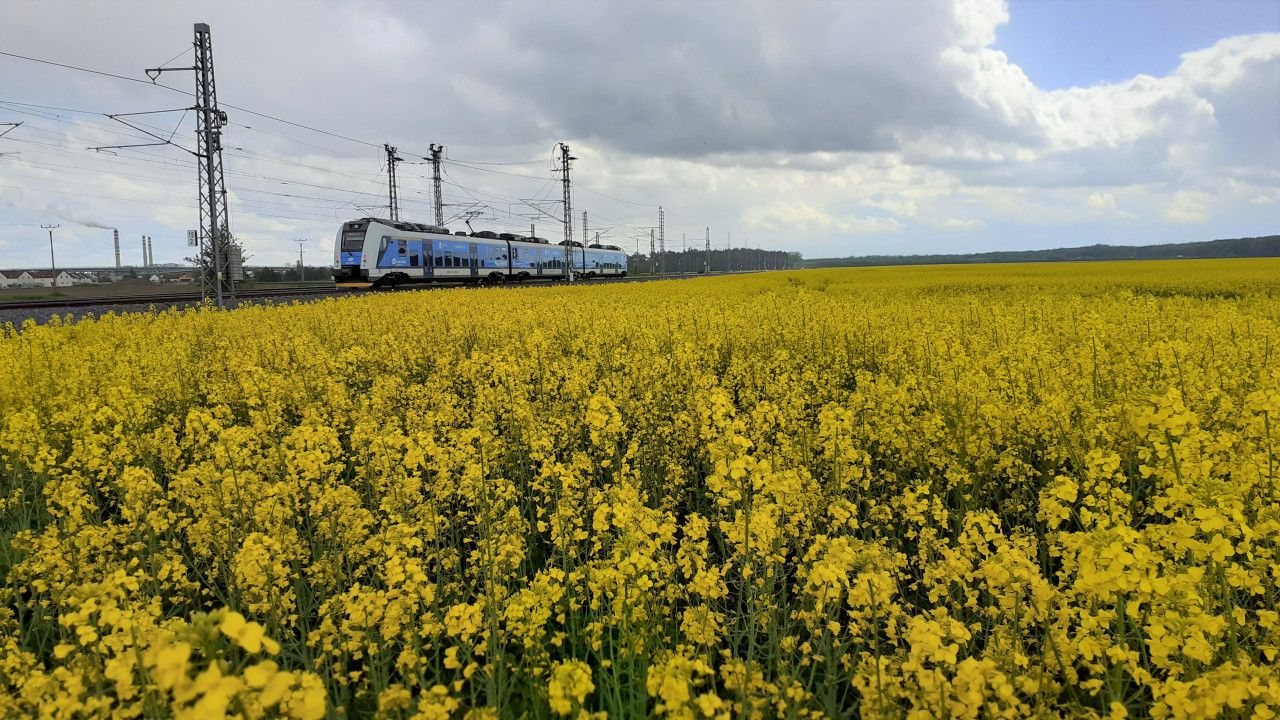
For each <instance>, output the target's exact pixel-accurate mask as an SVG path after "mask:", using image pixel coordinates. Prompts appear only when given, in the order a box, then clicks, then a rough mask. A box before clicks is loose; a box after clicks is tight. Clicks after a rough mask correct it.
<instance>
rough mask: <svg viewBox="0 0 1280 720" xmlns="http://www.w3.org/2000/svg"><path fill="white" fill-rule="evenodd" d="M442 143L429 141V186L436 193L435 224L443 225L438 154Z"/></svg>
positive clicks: (441, 149) (441, 150)
mask: <svg viewBox="0 0 1280 720" xmlns="http://www.w3.org/2000/svg"><path fill="white" fill-rule="evenodd" d="M443 153H444V146H443V145H436V144H435V143H431V188H432V189H433V190H434V191H435V195H436V225H439V226H440V227H444V194H443V193H441V191H440V156H441V155H442V154H443Z"/></svg>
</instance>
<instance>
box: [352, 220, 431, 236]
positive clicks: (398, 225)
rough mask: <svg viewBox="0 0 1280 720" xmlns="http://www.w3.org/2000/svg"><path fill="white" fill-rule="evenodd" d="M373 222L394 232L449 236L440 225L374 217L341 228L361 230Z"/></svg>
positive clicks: (355, 221)
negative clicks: (402, 231) (390, 228)
mask: <svg viewBox="0 0 1280 720" xmlns="http://www.w3.org/2000/svg"><path fill="white" fill-rule="evenodd" d="M375 222H376V223H378V224H379V225H387V226H389V227H393V228H395V229H396V230H404V231H406V232H417V233H436V234H438V235H449V234H450V232H449V228H447V227H443V226H441V225H426V224H424V223H412V222H406V221H404V220H387V219H386V218H374V217H367V218H360V219H359V220H352V221H351V222H348V223H344V224H343V228H345V229H347V230H363V229H365V228H367V227H369V223H375Z"/></svg>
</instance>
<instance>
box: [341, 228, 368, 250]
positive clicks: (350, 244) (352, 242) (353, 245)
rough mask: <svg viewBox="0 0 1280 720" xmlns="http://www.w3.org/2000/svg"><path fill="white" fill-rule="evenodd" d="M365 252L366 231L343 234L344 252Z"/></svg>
mask: <svg viewBox="0 0 1280 720" xmlns="http://www.w3.org/2000/svg"><path fill="white" fill-rule="evenodd" d="M361 250H364V231H363V230H359V231H357V232H344V233H342V251H343V252H360V251H361Z"/></svg>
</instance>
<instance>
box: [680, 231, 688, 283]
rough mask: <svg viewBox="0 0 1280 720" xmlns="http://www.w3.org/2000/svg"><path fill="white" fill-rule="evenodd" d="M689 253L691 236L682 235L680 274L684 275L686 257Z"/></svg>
mask: <svg viewBox="0 0 1280 720" xmlns="http://www.w3.org/2000/svg"><path fill="white" fill-rule="evenodd" d="M688 253H689V234H688V233H680V274H681V275H683V274H684V266H685V262H686V261H685V255H687V254H688Z"/></svg>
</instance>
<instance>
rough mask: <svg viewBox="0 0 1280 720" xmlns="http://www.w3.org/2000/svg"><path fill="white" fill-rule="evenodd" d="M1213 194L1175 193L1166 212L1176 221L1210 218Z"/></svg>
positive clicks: (1184, 221) (1202, 220) (1195, 220)
mask: <svg viewBox="0 0 1280 720" xmlns="http://www.w3.org/2000/svg"><path fill="white" fill-rule="evenodd" d="M1212 199H1213V196H1212V195H1210V194H1209V193H1204V192H1190V191H1181V192H1178V193H1175V194H1174V196H1173V202H1172V204H1170V206H1169V211H1168V213H1166V214H1167V215H1168V217H1169V219H1170V220H1172V221H1174V222H1176V223H1201V222H1204V221H1205V220H1208V219H1209V203H1210V201H1211V200H1212Z"/></svg>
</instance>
